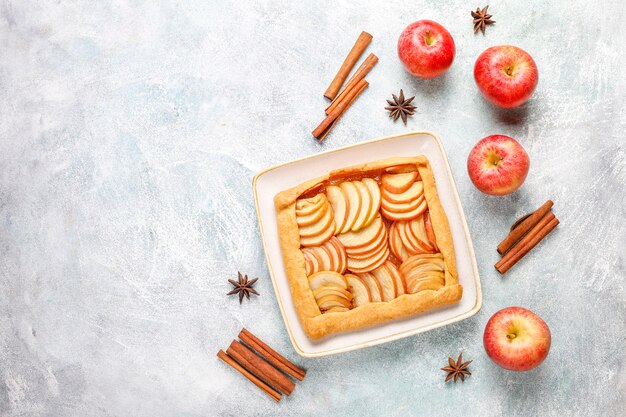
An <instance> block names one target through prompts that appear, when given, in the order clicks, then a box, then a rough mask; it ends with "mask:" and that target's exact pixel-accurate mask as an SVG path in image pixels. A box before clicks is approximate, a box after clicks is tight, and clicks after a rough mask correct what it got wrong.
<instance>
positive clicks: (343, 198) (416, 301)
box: [274, 156, 463, 339]
mask: <svg viewBox="0 0 626 417" xmlns="http://www.w3.org/2000/svg"><path fill="white" fill-rule="evenodd" d="M274 201H275V204H276V210H277V215H278V232H279V236H280V244H281V248H282V253H283V259H284V263H285V270H286V273H287V278H288V280H289V286H290V288H291V294H292V298H293V302H294V305H295V308H296V312H297V313H298V316H299V318H300V321H301V323H302V327H303V328H304V331H305V333H306V334H307V336H308V337H310V338H312V339H318V338H321V337H324V336H327V335H329V334H332V333H336V332H341V331H346V330H355V329H359V328H362V327H365V326H371V325H374V324H379V323H384V322H386V321H389V320H393V319H398V318H401V317H407V316H410V315H414V314H417V313H420V312H423V311H426V310H429V309H432V308H435V307H440V306H444V305H447V304H452V303H455V302H458V301H459V300H460V299H461V296H462V293H463V288H462V287H461V285H460V284H459V283H458V277H457V271H456V262H455V257H454V246H453V243H452V235H451V233H450V227H449V225H448V219H447V217H446V214H445V212H444V210H443V207H442V206H441V203H440V202H439V197H438V195H437V188H436V185H435V179H434V177H433V173H432V170H431V167H430V164H429V163H428V160H427V159H426V157H424V156H418V157H412V158H392V159H386V160H381V161H376V162H372V163H367V164H362V165H358V166H353V167H349V168H345V169H340V170H336V171H333V172H331V173H330V174H328V175H325V176H323V177H320V178H315V179H313V180H310V181H307V182H305V183H303V184H300V185H298V186H297V187H294V188H292V189H289V190H285V191H282V192H280V193H279V194H277V195H276V197H275V198H274Z"/></svg>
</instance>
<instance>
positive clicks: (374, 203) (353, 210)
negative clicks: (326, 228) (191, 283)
mask: <svg viewBox="0 0 626 417" xmlns="http://www.w3.org/2000/svg"><path fill="white" fill-rule="evenodd" d="M326 195H327V197H328V201H330V204H331V206H332V208H333V212H334V214H335V233H336V234H340V233H347V232H349V231H353V232H356V231H359V230H361V229H363V228H365V227H367V226H368V225H370V224H371V223H372V222H373V221H374V219H375V218H376V216H377V215H378V211H379V210H380V201H381V194H380V188H379V186H378V183H377V182H376V181H374V180H373V179H371V178H363V179H362V180H361V181H344V182H342V183H340V184H339V185H329V186H328V187H327V188H326Z"/></svg>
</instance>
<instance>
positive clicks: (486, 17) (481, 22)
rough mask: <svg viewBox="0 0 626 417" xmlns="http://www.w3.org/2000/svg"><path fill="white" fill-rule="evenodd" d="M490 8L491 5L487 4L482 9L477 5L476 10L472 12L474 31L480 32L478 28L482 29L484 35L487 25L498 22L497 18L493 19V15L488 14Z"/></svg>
mask: <svg viewBox="0 0 626 417" xmlns="http://www.w3.org/2000/svg"><path fill="white" fill-rule="evenodd" d="M488 8H489V6H485V7H484V8H483V9H482V10H480V7H477V8H476V11H475V12H472V17H473V18H474V33H476V32H478V29H480V30H481V31H482V32H483V35H484V34H485V27H486V26H487V25H492V24H494V23H496V21H495V20H491V15H490V14H487V9H488Z"/></svg>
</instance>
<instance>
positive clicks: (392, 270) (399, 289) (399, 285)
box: [381, 261, 406, 297]
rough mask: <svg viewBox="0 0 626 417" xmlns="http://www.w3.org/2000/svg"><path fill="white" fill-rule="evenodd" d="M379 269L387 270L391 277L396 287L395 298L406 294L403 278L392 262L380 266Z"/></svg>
mask: <svg viewBox="0 0 626 417" xmlns="http://www.w3.org/2000/svg"><path fill="white" fill-rule="evenodd" d="M381 268H385V269H387V271H388V272H389V274H390V275H391V277H392V278H393V282H394V283H395V286H396V297H400V296H401V295H403V294H406V281H405V280H404V277H403V276H402V274H401V273H400V271H399V270H398V268H397V267H396V266H395V265H394V264H393V262H390V261H387V262H385V263H384V264H383V266H381Z"/></svg>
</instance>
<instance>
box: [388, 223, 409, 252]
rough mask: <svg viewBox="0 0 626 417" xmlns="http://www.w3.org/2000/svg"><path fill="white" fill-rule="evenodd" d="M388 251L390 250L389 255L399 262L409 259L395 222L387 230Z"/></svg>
mask: <svg viewBox="0 0 626 417" xmlns="http://www.w3.org/2000/svg"><path fill="white" fill-rule="evenodd" d="M389 249H391V253H393V256H395V257H396V258H398V259H399V260H400V261H405V260H406V259H408V258H409V256H411V255H409V252H408V251H407V249H406V248H405V247H404V245H403V244H402V240H401V239H400V234H399V233H398V223H397V222H393V223H392V224H391V227H390V228H389Z"/></svg>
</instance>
